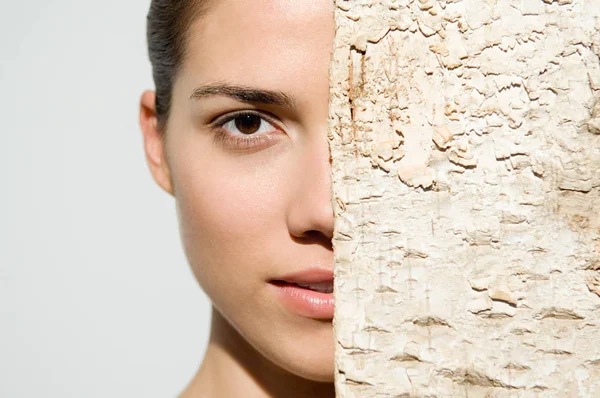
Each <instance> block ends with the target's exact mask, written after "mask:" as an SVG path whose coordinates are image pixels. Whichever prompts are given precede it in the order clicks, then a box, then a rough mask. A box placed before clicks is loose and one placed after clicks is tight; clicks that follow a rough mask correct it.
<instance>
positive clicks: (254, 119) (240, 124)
mask: <svg viewBox="0 0 600 398" xmlns="http://www.w3.org/2000/svg"><path fill="white" fill-rule="evenodd" d="M216 125H217V126H219V127H221V128H222V129H223V130H225V131H227V132H228V133H229V134H231V135H235V136H238V137H243V136H250V135H252V136H255V135H257V136H258V135H264V134H266V133H270V132H273V131H275V130H277V128H276V127H275V126H273V125H272V124H271V123H269V122H268V121H267V120H266V119H265V118H264V117H262V116H261V115H260V114H258V113H241V114H237V115H232V116H231V117H229V118H227V119H226V121H224V122H222V123H217V124H216Z"/></svg>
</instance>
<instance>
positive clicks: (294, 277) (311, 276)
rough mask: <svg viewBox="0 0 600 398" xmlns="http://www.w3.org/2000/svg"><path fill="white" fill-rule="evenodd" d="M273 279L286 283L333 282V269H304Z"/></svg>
mask: <svg viewBox="0 0 600 398" xmlns="http://www.w3.org/2000/svg"><path fill="white" fill-rule="evenodd" d="M273 281H282V282H288V283H305V284H308V283H327V282H333V271H332V270H328V269H323V268H309V269H304V270H301V271H298V272H295V273H293V274H288V275H284V276H282V277H280V278H276V279H273Z"/></svg>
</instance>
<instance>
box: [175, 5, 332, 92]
mask: <svg viewBox="0 0 600 398" xmlns="http://www.w3.org/2000/svg"><path fill="white" fill-rule="evenodd" d="M333 35H334V23H333V3H332V0H217V1H216V2H215V5H214V6H213V7H210V8H209V10H208V11H207V13H206V14H204V15H203V16H202V17H201V18H199V19H198V20H197V21H195V22H194V23H193V24H192V26H191V27H190V31H189V42H188V46H187V54H188V58H187V59H186V61H185V63H184V65H183V68H182V71H183V72H184V74H186V75H189V77H191V78H192V79H193V80H194V84H203V83H207V82H214V81H225V82H231V83H242V84H245V85H256V86H260V87H264V88H269V87H273V88H277V89H282V88H283V87H282V86H285V85H286V84H292V83H294V81H295V80H299V79H300V80H304V79H305V78H307V77H308V75H310V74H311V73H315V72H316V70H315V68H319V69H322V68H323V66H325V67H326V68H327V67H328V62H329V57H330V52H331V46H332V41H333Z"/></svg>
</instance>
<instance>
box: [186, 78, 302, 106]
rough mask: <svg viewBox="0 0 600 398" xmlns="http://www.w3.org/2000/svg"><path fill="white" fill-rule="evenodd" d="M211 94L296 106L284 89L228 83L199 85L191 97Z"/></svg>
mask: <svg viewBox="0 0 600 398" xmlns="http://www.w3.org/2000/svg"><path fill="white" fill-rule="evenodd" d="M211 95H224V96H227V97H231V98H233V99H235V100H238V101H241V102H247V103H251V104H256V103H260V104H266V105H279V106H283V107H286V108H294V107H295V105H296V101H295V100H294V98H293V97H291V96H289V95H287V94H285V93H284V92H282V91H271V90H263V89H259V88H254V87H248V86H238V85H233V84H228V83H215V84H208V85H204V86H200V87H197V88H195V89H194V91H192V95H190V99H199V98H202V97H207V96H211Z"/></svg>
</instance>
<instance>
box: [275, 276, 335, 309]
mask: <svg viewBox="0 0 600 398" xmlns="http://www.w3.org/2000/svg"><path fill="white" fill-rule="evenodd" d="M326 282H331V283H333V272H332V271H330V270H325V269H322V268H312V269H307V270H302V271H300V272H296V273H294V274H289V275H286V276H282V277H280V278H276V279H273V280H271V281H269V284H270V285H271V286H272V287H273V288H274V289H275V293H276V295H277V297H278V298H279V300H280V301H281V303H282V304H283V305H284V306H285V307H287V308H288V309H289V310H291V311H293V312H295V313H297V314H299V315H301V316H304V317H307V318H312V319H324V320H329V319H333V312H334V298H333V293H321V292H317V291H314V290H310V289H306V288H302V287H300V286H296V285H294V283H303V284H309V283H326Z"/></svg>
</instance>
